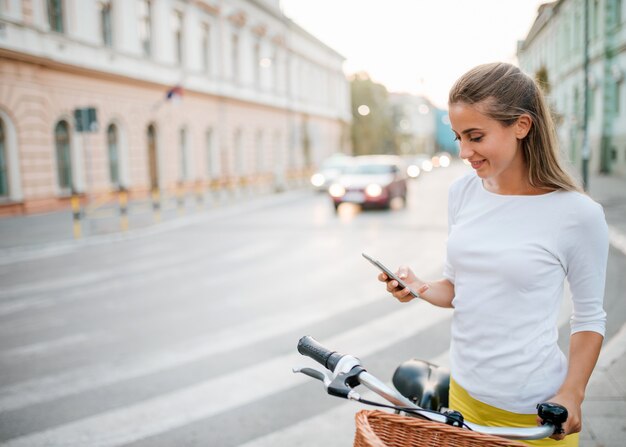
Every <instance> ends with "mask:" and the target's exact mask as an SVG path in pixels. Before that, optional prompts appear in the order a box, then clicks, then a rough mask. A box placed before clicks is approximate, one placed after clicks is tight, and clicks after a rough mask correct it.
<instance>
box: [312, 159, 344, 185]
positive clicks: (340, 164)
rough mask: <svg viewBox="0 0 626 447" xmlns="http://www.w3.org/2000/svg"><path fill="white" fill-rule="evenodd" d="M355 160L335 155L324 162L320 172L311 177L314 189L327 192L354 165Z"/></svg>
mask: <svg viewBox="0 0 626 447" xmlns="http://www.w3.org/2000/svg"><path fill="white" fill-rule="evenodd" d="M353 158H354V157H352V156H350V155H345V154H335V155H332V156H330V157H329V158H327V159H326V160H324V161H323V162H322V164H321V165H320V168H319V169H318V171H317V172H315V173H314V174H313V175H312V176H311V185H313V188H315V190H317V191H327V190H328V187H329V186H330V184H331V183H332V182H333V181H335V179H337V178H338V177H339V176H340V175H341V174H342V173H343V171H344V170H345V169H346V167H348V166H349V165H350V164H351V163H352V160H353Z"/></svg>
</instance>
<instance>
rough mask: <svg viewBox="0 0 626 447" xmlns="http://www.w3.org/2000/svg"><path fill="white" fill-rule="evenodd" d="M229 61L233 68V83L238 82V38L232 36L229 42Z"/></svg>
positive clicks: (234, 35) (235, 35)
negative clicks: (230, 60)
mask: <svg viewBox="0 0 626 447" xmlns="http://www.w3.org/2000/svg"><path fill="white" fill-rule="evenodd" d="M231 59H232V67H233V81H235V82H237V81H239V36H238V35H237V34H233V36H232V40H231Z"/></svg>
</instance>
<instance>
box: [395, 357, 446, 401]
mask: <svg viewBox="0 0 626 447" xmlns="http://www.w3.org/2000/svg"><path fill="white" fill-rule="evenodd" d="M392 380H393V385H394V387H395V388H396V389H397V390H398V391H399V392H400V394H402V395H403V396H404V397H406V398H407V399H409V400H411V401H412V402H415V403H416V404H417V405H419V406H420V407H422V408H428V409H430V410H439V409H441V408H442V407H447V406H448V392H449V389H450V370H449V369H447V368H444V367H440V366H437V365H435V364H433V363H430V362H427V361H424V360H419V359H411V360H407V361H406V362H403V363H402V364H400V366H398V367H397V368H396V371H395V372H394V374H393V379H392Z"/></svg>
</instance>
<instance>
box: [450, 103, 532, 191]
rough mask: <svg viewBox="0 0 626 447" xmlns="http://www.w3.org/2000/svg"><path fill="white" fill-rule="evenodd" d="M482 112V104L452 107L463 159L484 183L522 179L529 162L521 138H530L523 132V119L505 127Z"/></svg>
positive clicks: (458, 104)
mask: <svg viewBox="0 0 626 447" xmlns="http://www.w3.org/2000/svg"><path fill="white" fill-rule="evenodd" d="M480 110H481V106H480V103H479V104H474V105H469V104H465V103H454V104H451V105H450V110H449V114H450V123H451V125H452V130H453V131H454V133H455V135H456V138H457V140H458V141H459V143H460V147H461V152H460V156H461V158H464V159H466V160H468V161H469V162H470V164H471V166H472V168H474V169H475V170H476V173H477V174H478V176H479V177H480V178H482V179H484V180H494V181H497V182H501V181H502V180H506V179H507V176H509V177H512V178H519V176H520V174H523V173H524V172H525V162H524V157H523V154H522V150H521V147H520V144H519V141H520V140H519V139H518V138H523V137H524V136H526V134H527V133H528V130H527V129H526V130H525V131H523V129H522V131H521V132H520V126H519V120H518V123H515V124H513V125H511V126H508V127H505V126H503V125H502V124H501V123H500V122H499V121H496V120H494V119H492V118H489V117H488V116H486V115H484V114H483V113H481V112H480ZM511 174H513V175H512V176H511Z"/></svg>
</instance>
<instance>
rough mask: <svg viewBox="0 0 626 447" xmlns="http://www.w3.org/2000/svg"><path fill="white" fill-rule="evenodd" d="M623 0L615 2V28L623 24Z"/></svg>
mask: <svg viewBox="0 0 626 447" xmlns="http://www.w3.org/2000/svg"><path fill="white" fill-rule="evenodd" d="M622 6H623V5H622V0H615V10H614V21H615V26H621V24H622Z"/></svg>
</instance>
